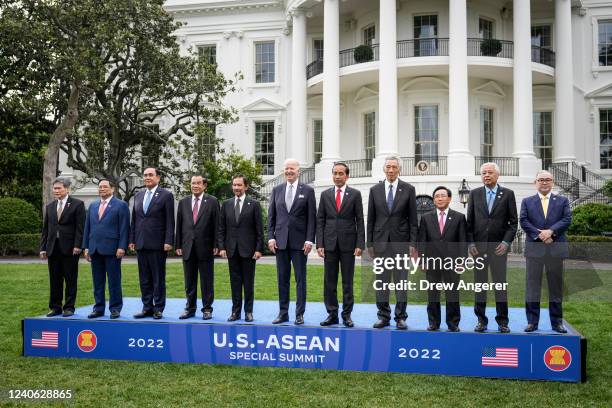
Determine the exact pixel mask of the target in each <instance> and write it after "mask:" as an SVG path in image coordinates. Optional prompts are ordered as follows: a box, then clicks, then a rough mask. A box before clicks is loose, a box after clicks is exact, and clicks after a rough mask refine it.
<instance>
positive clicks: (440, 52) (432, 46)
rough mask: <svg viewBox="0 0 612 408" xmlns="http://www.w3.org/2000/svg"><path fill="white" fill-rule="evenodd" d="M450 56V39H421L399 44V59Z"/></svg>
mask: <svg viewBox="0 0 612 408" xmlns="http://www.w3.org/2000/svg"><path fill="white" fill-rule="evenodd" d="M447 55H448V38H419V39H414V40H402V41H398V42H397V58H412V57H440V56H447Z"/></svg>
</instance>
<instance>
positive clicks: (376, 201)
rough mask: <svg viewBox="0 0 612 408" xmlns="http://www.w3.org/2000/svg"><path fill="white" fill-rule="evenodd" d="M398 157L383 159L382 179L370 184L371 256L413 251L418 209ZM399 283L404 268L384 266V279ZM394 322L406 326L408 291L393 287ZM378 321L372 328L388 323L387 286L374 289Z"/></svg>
mask: <svg viewBox="0 0 612 408" xmlns="http://www.w3.org/2000/svg"><path fill="white" fill-rule="evenodd" d="M400 170H401V167H400V161H399V158H397V157H395V156H390V157H387V158H386V159H385V164H384V166H383V171H384V172H385V180H384V181H383V182H381V183H378V184H376V185H374V186H372V187H371V188H370V197H369V199H368V228H367V233H368V238H367V242H368V252H369V254H370V256H372V257H385V258H386V257H392V258H395V256H396V255H400V256H403V254H408V253H410V255H411V256H412V255H416V253H415V245H416V239H417V227H418V225H417V212H416V193H415V190H414V187H413V186H412V185H411V184H408V183H406V182H404V181H402V180H400V179H399V178H398V176H399V174H400ZM392 278H393V281H394V282H396V283H399V282H402V281H404V280H406V279H407V278H408V273H407V271H406V270H404V269H386V270H385V271H384V272H383V273H382V274H381V275H380V280H381V281H382V282H383V283H390V282H391V281H392ZM395 296H396V300H397V303H396V305H395V322H396V326H397V328H398V329H401V330H405V329H407V328H408V326H406V318H407V317H408V314H407V313H406V305H407V294H406V291H405V290H399V289H396V291H395ZM376 306H377V307H378V321H377V322H376V323H374V328H376V329H380V328H383V327H386V326H389V321H390V320H391V307H390V306H389V290H388V289H386V288H385V289H384V290H377V291H376Z"/></svg>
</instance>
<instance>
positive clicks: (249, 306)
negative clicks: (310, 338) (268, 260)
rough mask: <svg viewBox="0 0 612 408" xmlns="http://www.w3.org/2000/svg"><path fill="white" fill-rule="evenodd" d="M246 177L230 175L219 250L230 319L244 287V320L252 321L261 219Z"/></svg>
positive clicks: (238, 308) (236, 312) (236, 314)
mask: <svg viewBox="0 0 612 408" xmlns="http://www.w3.org/2000/svg"><path fill="white" fill-rule="evenodd" d="M248 183H249V182H248V180H247V178H246V177H245V176H244V175H242V174H238V175H235V176H234V177H233V178H232V191H233V192H234V197H233V198H230V199H228V200H225V201H224V202H223V205H222V206H221V213H220V217H219V243H218V246H219V254H220V255H221V256H222V257H223V258H227V260H228V263H229V270H230V284H231V287H232V314H231V315H230V317H229V318H228V319H227V320H228V321H230V322H233V321H236V320H238V319H240V311H241V308H242V291H243V289H244V320H245V321H247V322H252V321H253V299H254V295H253V294H254V286H255V262H256V261H257V260H258V259H259V258H261V256H262V252H263V246H264V243H263V239H264V238H263V222H262V218H261V206H260V205H259V202H258V201H256V200H253V199H252V198H250V197H247V195H246V191H247V189H248V187H249V184H248Z"/></svg>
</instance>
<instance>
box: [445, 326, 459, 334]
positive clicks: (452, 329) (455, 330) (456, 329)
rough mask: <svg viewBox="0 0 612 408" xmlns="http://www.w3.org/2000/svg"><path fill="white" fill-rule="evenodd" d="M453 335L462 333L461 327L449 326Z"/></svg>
mask: <svg viewBox="0 0 612 408" xmlns="http://www.w3.org/2000/svg"><path fill="white" fill-rule="evenodd" d="M447 331H449V332H451V333H457V332H460V331H461V330H459V326H448V330H447Z"/></svg>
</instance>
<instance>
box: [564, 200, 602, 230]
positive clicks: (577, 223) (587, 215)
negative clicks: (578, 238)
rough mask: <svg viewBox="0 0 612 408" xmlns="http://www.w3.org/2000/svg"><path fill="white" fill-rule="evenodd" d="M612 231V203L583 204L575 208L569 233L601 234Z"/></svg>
mask: <svg viewBox="0 0 612 408" xmlns="http://www.w3.org/2000/svg"><path fill="white" fill-rule="evenodd" d="M609 231H612V205H608V204H595V203H592V204H583V205H579V206H577V207H576V208H574V211H573V212H572V224H571V225H570V227H569V230H568V234H569V235H601V233H602V232H609Z"/></svg>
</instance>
